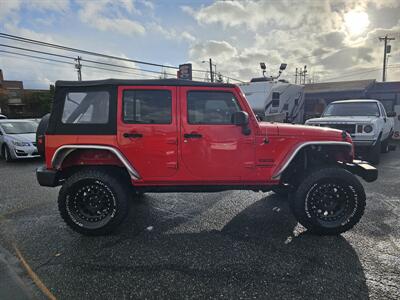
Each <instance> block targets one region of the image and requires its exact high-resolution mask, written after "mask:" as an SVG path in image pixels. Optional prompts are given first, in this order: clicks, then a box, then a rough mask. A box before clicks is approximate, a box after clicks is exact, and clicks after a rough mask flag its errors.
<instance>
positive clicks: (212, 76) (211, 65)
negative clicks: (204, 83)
mask: <svg viewBox="0 0 400 300" xmlns="http://www.w3.org/2000/svg"><path fill="white" fill-rule="evenodd" d="M212 67H213V64H212V60H211V58H210V77H211V82H214V75H213V69H212Z"/></svg>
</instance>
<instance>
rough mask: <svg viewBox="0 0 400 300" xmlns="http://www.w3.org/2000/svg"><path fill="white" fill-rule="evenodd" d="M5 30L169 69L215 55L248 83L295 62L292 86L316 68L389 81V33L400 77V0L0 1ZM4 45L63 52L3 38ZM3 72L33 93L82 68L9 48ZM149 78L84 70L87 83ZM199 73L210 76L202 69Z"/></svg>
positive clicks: (319, 75)
mask: <svg viewBox="0 0 400 300" xmlns="http://www.w3.org/2000/svg"><path fill="white" fill-rule="evenodd" d="M0 31H1V32H3V33H9V34H14V35H20V36H23V37H27V38H32V39H38V40H41V41H47V42H54V43H58V44H62V45H67V46H70V47H76V48H81V49H85V50H92V51H97V52H102V53H107V54H111V55H116V56H121V57H129V58H132V59H136V60H143V61H149V62H155V63H160V64H169V65H174V66H177V65H179V64H181V63H185V62H192V63H193V64H194V68H195V69H204V70H205V69H207V67H208V65H206V64H203V63H202V61H203V60H208V58H210V57H211V58H212V59H213V61H214V63H215V64H216V65H217V70H218V71H220V72H222V73H223V74H224V75H227V76H231V77H234V78H239V79H241V80H245V81H246V80H249V79H250V78H251V77H255V76H259V75H260V70H259V63H260V62H265V63H266V64H267V68H268V74H274V73H276V71H277V70H278V67H279V64H280V63H281V62H285V63H287V64H288V68H287V70H286V71H285V77H286V78H287V79H289V80H290V81H293V80H294V76H293V75H294V73H295V68H296V67H299V68H300V67H302V66H304V65H307V68H308V74H309V78H310V79H311V78H314V80H315V81H318V82H322V81H340V80H357V79H370V78H371V79H378V80H381V79H382V70H381V68H382V60H383V42H380V41H379V40H378V37H379V36H384V35H385V34H388V35H389V36H393V37H395V38H396V40H395V41H392V42H391V45H392V53H391V55H390V57H389V60H388V63H389V69H388V80H391V81H394V80H399V81H400V1H399V0H380V1H379V0H331V1H322V0H321V1H319V0H314V1H312V0H311V1H306V0H303V1H289V0H287V1H266V0H265V1H247V0H244V1H236V2H229V1H225V2H218V1H217V2H214V1H183V0H163V1H162V0H156V1H151V0H120V1H117V0H114V1H113V0H94V1H83V0H0ZM0 43H1V44H7V45H14V46H22V47H30V48H32V49H40V50H44V51H52V52H56V50H50V49H46V48H40V47H38V46H29V45H27V44H22V43H18V42H14V41H9V40H6V39H3V38H0ZM1 50H6V51H16V52H19V53H23V51H18V50H12V49H6V48H4V47H0V51H1ZM25 53H26V52H25ZM57 53H63V54H68V55H73V56H75V55H77V54H73V53H66V52H59V51H58V52H57ZM31 54H32V53H31ZM33 55H34V54H33ZM82 56H83V58H87V59H92V60H100V59H99V58H96V57H89V56H87V55H82ZM102 61H104V59H103V60H102ZM108 62H112V63H118V64H124V65H126V66H130V67H137V68H144V69H150V70H156V71H160V68H149V67H147V66H143V65H138V64H136V65H135V64H133V63H121V62H118V61H108ZM0 68H1V69H3V72H4V75H5V77H6V79H10V80H11V79H14V80H23V81H24V86H25V87H27V88H46V87H47V86H48V84H49V83H52V82H54V81H55V80H58V79H64V80H75V79H76V78H77V75H76V71H75V70H74V67H73V65H68V64H61V63H55V62H43V61H38V60H35V59H33V58H32V59H27V58H22V57H17V56H15V55H11V54H6V53H4V52H0ZM167 72H168V73H175V71H173V70H167ZM136 73H138V72H136ZM149 74H151V73H142V72H140V74H138V75H134V74H121V73H114V72H110V71H105V70H95V69H90V68H85V67H83V69H82V76H83V79H100V78H111V77H119V78H121V77H123V78H138V77H142V78H143V77H144V76H148V75H149ZM194 75H195V76H197V77H200V78H204V74H203V73H196V74H194Z"/></svg>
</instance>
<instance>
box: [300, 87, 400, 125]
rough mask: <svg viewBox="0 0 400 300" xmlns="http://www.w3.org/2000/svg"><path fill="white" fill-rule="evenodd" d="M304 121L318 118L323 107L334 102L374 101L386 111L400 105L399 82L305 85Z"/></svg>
mask: <svg viewBox="0 0 400 300" xmlns="http://www.w3.org/2000/svg"><path fill="white" fill-rule="evenodd" d="M304 91H305V109H304V114H305V119H310V118H313V117H319V116H320V115H321V113H322V112H323V110H324V109H325V107H326V106H327V105H328V104H329V103H331V102H333V101H336V100H347V99H360V98H364V99H376V100H379V101H381V102H382V104H383V105H384V106H385V108H386V110H387V111H394V110H395V106H397V105H400V81H396V82H377V81H376V80H374V79H371V80H356V81H341V82H324V83H314V84H306V85H305V90H304Z"/></svg>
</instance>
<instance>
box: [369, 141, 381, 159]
mask: <svg viewBox="0 0 400 300" xmlns="http://www.w3.org/2000/svg"><path fill="white" fill-rule="evenodd" d="M381 144H382V143H381V139H380V138H379V139H378V140H377V141H376V143H375V145H374V146H373V147H372V148H371V149H370V151H369V154H368V159H367V160H368V161H369V162H370V163H372V164H373V165H378V164H379V162H380V160H381Z"/></svg>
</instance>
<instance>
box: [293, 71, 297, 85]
mask: <svg viewBox="0 0 400 300" xmlns="http://www.w3.org/2000/svg"><path fill="white" fill-rule="evenodd" d="M294 84H297V68H296V73H295V77H294Z"/></svg>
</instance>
